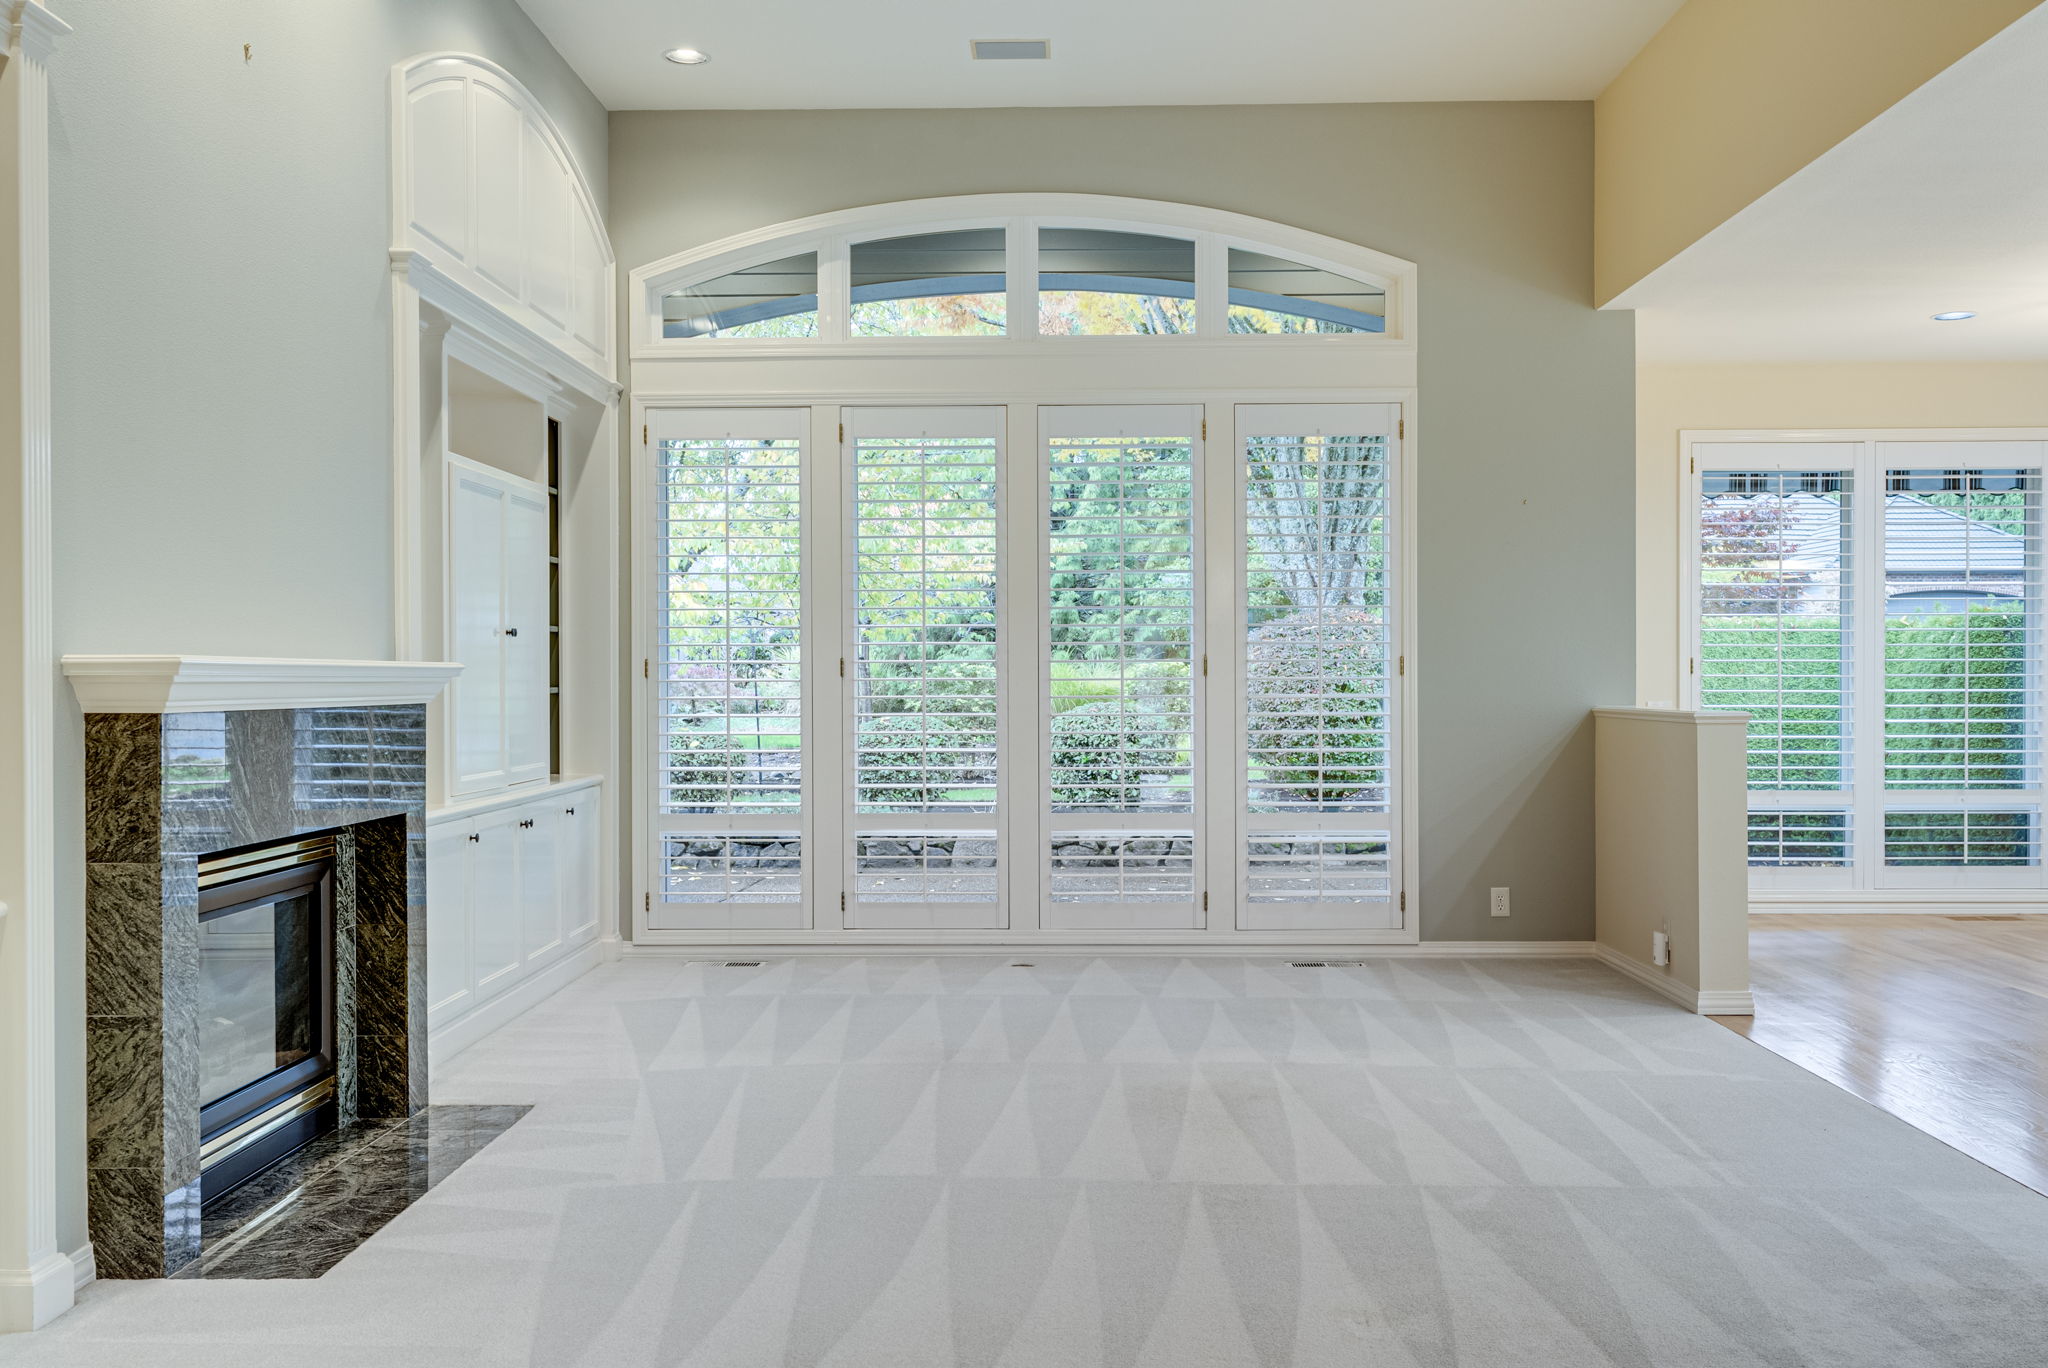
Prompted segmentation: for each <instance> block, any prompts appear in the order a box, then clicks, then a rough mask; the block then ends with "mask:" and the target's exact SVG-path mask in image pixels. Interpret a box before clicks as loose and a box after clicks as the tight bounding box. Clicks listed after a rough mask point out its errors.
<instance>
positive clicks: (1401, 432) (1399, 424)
mask: <svg viewBox="0 0 2048 1368" xmlns="http://www.w3.org/2000/svg"><path fill="white" fill-rule="evenodd" d="M1394 440H1395V441H1397V442H1405V441H1407V440H1408V420H1407V419H1406V418H1398V419H1396V420H1395V421H1394Z"/></svg>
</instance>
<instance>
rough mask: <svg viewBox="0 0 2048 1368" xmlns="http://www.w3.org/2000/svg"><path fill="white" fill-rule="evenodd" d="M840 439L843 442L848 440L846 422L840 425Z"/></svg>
mask: <svg viewBox="0 0 2048 1368" xmlns="http://www.w3.org/2000/svg"><path fill="white" fill-rule="evenodd" d="M839 440H840V441H842V442H843V441H845V440H846V424H844V423H841V424H840V425H839Z"/></svg>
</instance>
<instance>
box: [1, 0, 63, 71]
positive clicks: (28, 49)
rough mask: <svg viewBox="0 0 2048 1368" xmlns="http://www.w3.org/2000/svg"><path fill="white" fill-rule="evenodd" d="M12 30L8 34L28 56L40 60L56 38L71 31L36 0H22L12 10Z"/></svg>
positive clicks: (48, 52)
mask: <svg viewBox="0 0 2048 1368" xmlns="http://www.w3.org/2000/svg"><path fill="white" fill-rule="evenodd" d="M13 17H14V32H13V34H12V35H10V36H11V37H12V38H13V39H14V41H15V42H16V43H19V44H20V45H21V50H22V52H23V53H24V54H26V55H27V56H28V57H30V58H32V59H34V60H36V61H41V60H42V59H43V58H45V57H48V56H49V55H50V50H51V49H52V48H54V47H56V46H57V40H58V39H59V38H62V37H63V36H64V35H65V34H67V33H69V32H71V25H69V24H67V23H65V22H64V21H63V20H62V19H59V18H58V17H57V16H56V15H54V14H52V13H51V12H50V11H49V10H48V9H46V8H45V7H43V6H42V5H39V4H37V3H36V0H22V3H21V4H19V5H18V6H16V8H15V11H14V16H13Z"/></svg>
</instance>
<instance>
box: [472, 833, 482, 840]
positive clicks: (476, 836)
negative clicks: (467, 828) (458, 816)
mask: <svg viewBox="0 0 2048 1368" xmlns="http://www.w3.org/2000/svg"><path fill="white" fill-rule="evenodd" d="M469 839H470V840H472V841H481V840H482V839H483V837H481V836H479V835H477V834H476V833H475V832H474V831H472V832H470V833H469Z"/></svg>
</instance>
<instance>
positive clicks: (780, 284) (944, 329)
mask: <svg viewBox="0 0 2048 1368" xmlns="http://www.w3.org/2000/svg"><path fill="white" fill-rule="evenodd" d="M1415 276H1416V268H1415V265H1414V264H1413V263H1412V262H1408V261H1404V260H1402V259H1401V258H1399V257H1394V256H1389V255H1388V254H1386V253H1384V252H1379V251H1375V250H1373V249H1372V248H1369V247H1364V246H1360V245H1358V244H1356V243H1350V242H1345V241H1342V240H1341V239H1338V238H1333V237H1327V236H1324V235H1323V234H1320V233H1311V232H1308V231H1305V230H1303V229H1300V228H1295V227H1291V226H1289V225H1287V224H1283V223H1275V222H1272V221H1271V220H1267V219H1261V218H1255V217H1252V216H1250V215H1246V214H1237V213H1231V212H1228V211H1225V210H1219V209H1209V208H1204V207H1201V206H1198V205H1189V204H1175V203H1170V202H1166V201H1160V200H1142V199H1129V198H1125V197H1122V196H1114V195H1083V194H998V195H958V196H950V197H946V198H940V199H920V200H905V201H899V202H896V203H891V204H875V205H867V206H863V207H861V208H857V209H846V210H841V211H839V212H836V213H830V214H821V215H817V216H815V217H812V218H805V219H797V220H793V221H790V222H786V223H778V224H773V225H770V226H766V227H762V228H759V229H755V230H753V231H750V232H746V233H741V234H737V235H735V236H733V237H728V238H724V239H722V240H720V241H717V242H713V243H709V244H707V245H705V246H702V247H696V248H692V249H690V250H689V251H685V252H679V253H677V254H675V255H674V256H670V257H665V258H663V259H662V260H660V261H655V262H650V263H648V264H647V265H644V266H641V267H639V268H637V269H636V270H634V271H633V273H632V276H631V282H632V285H631V289H630V290H629V291H628V300H629V308H630V310H631V312H632V319H631V324H632V328H631V338H632V348H633V354H634V355H635V356H642V357H648V358H655V357H676V358H680V357H685V356H703V355H707V354H710V353H711V352H716V353H718V354H720V355H723V356H727V357H729V358H737V357H741V356H747V355H756V356H772V355H780V356H792V355H799V354H808V355H817V354H819V353H820V352H822V351H825V350H829V349H836V348H840V347H845V348H852V349H859V350H871V349H875V348H878V347H879V348H881V349H888V348H891V347H894V346H902V345H906V344H905V343H904V339H917V341H916V342H915V343H914V344H910V345H915V346H916V347H917V348H919V349H920V350H926V351H929V350H930V349H933V348H942V347H944V346H946V345H948V344H954V343H959V342H966V343H968V344H969V345H971V346H972V347H973V348H975V349H977V350H985V349H987V348H991V347H995V348H1002V347H1005V346H1009V347H1018V346H1025V347H1030V348H1032V349H1044V348H1048V347H1063V346H1065V345H1066V343H1067V341H1068V339H1069V338H1071V337H1074V336H1080V335H1089V336H1105V335H1124V336H1127V337H1128V336H1135V335H1144V336H1147V337H1156V336H1158V335H1160V334H1180V335H1181V336H1180V338H1179V339H1178V340H1179V341H1180V342H1186V341H1191V340H1194V339H1198V338H1208V339H1210V340H1212V341H1225V340H1227V341H1230V342H1232V343H1235V344H1241V345H1258V346H1271V345H1274V344H1276V343H1277V344H1280V345H1287V346H1307V347H1320V348H1330V347H1338V348H1357V347H1365V348H1380V349H1384V348H1389V347H1391V348H1394V349H1397V350H1408V349H1412V348H1413V346H1414V344H1415V319H1414V297H1415ZM938 339H944V340H943V341H940V340H938Z"/></svg>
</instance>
